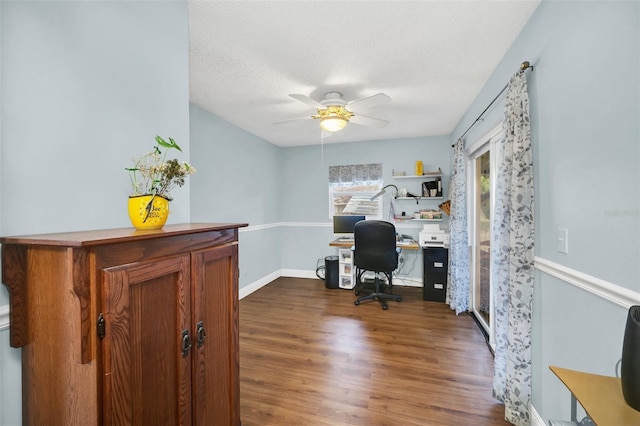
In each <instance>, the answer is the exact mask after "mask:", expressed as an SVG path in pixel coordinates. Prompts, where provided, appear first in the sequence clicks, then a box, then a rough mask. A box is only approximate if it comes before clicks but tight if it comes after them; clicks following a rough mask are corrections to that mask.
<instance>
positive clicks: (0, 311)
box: [0, 305, 9, 331]
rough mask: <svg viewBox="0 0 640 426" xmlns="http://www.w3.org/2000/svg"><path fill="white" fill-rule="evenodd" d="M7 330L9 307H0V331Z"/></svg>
mask: <svg viewBox="0 0 640 426" xmlns="http://www.w3.org/2000/svg"><path fill="white" fill-rule="evenodd" d="M8 328H9V305H2V306H0V331H2V330H6V329H8Z"/></svg>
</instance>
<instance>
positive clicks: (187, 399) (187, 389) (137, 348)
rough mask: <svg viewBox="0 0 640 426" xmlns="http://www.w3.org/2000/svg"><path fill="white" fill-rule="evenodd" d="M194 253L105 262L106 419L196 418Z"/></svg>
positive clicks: (164, 421) (161, 421)
mask: <svg viewBox="0 0 640 426" xmlns="http://www.w3.org/2000/svg"><path fill="white" fill-rule="evenodd" d="M189 262H190V259H189V256H188V255H183V256H176V257H172V258H167V259H163V260H156V261H148V262H140V263H133V264H129V265H125V266H120V267H113V268H109V269H104V270H103V272H102V307H103V315H104V319H105V337H104V340H103V366H104V367H103V371H104V379H103V383H104V390H103V413H104V419H103V420H104V422H103V424H104V425H107V426H111V425H153V426H158V425H167V426H169V425H171V426H174V425H190V424H191V409H192V408H191V356H189V355H190V354H188V353H187V354H186V355H185V354H183V352H182V351H183V343H185V342H186V338H183V331H185V330H186V331H187V332H188V333H190V331H189V330H190V318H191V312H190V297H191V294H190V269H189V265H190V263H189Z"/></svg>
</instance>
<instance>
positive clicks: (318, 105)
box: [289, 93, 326, 109]
mask: <svg viewBox="0 0 640 426" xmlns="http://www.w3.org/2000/svg"><path fill="white" fill-rule="evenodd" d="M289 96H291V97H292V98H293V99H296V100H298V101H300V102H304V103H305V104H307V105H310V106H312V107H314V108H320V109H324V108H326V107H325V106H324V105H322V104H321V103H320V102H318V101H316V100H315V99H311V98H310V97H308V96H307V95H299V94H297V93H293V94H291V95H289Z"/></svg>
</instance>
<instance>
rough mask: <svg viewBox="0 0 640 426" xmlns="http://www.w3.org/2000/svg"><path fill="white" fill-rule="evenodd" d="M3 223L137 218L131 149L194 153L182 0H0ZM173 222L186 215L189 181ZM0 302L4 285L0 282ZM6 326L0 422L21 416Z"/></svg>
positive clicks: (46, 224)
mask: <svg viewBox="0 0 640 426" xmlns="http://www.w3.org/2000/svg"><path fill="white" fill-rule="evenodd" d="M0 42H1V46H0V47H1V49H0V50H1V52H2V62H1V63H0V66H1V74H2V80H1V82H2V96H1V97H0V108H1V109H0V110H1V122H2V128H1V139H0V161H1V168H0V183H1V186H0V200H1V203H0V234H2V235H16V234H31V233H40V232H60V231H69V230H82V229H96V228H118V227H129V226H131V224H130V222H129V219H128V217H127V213H126V212H127V209H126V200H127V196H128V194H129V180H128V177H127V174H126V172H125V171H124V168H125V167H127V166H129V164H130V158H131V157H132V156H133V155H136V154H142V153H144V152H147V151H149V150H151V148H152V146H153V145H154V136H155V135H157V134H160V135H163V136H171V137H173V138H174V139H175V140H176V141H177V142H178V143H179V144H181V146H182V148H183V150H184V151H185V153H184V155H185V158H188V157H189V115H188V114H189V110H188V104H189V92H188V80H189V72H188V57H187V55H188V21H187V5H186V2H180V1H172V2H137V1H134V2H124V1H123V2H115V1H114V2H68V1H43V2H37V1H4V0H3V1H2V2H0ZM173 195H174V196H175V197H174V198H175V199H174V202H173V203H172V206H171V207H172V214H171V218H170V221H171V222H187V221H189V213H190V212H189V188H188V184H187V188H183V189H180V190H177V191H175V193H174V194H173ZM0 288H1V289H0V305H2V304H4V303H6V301H7V292H6V289H5V288H4V287H3V286H1V287H0ZM8 334H9V333H8V330H5V331H0V378H1V380H0V425H3V426H7V425H11V426H13V425H18V424H20V423H21V420H20V417H21V410H20V361H19V357H20V350H19V349H13V348H10V347H9V345H8Z"/></svg>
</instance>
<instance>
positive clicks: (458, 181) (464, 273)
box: [447, 139, 469, 314]
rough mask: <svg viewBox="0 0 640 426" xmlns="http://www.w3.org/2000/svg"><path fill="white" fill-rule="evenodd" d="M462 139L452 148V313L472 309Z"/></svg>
mask: <svg viewBox="0 0 640 426" xmlns="http://www.w3.org/2000/svg"><path fill="white" fill-rule="evenodd" d="M463 145H464V144H463V142H462V139H459V140H458V142H456V143H455V145H454V148H453V167H452V172H451V180H450V181H449V197H450V198H451V211H450V213H451V214H450V217H449V235H450V238H451V241H450V246H449V272H448V275H449V276H448V282H449V285H448V287H447V303H449V306H451V309H454V310H455V311H456V314H459V313H460V312H466V311H467V310H468V309H469V247H468V246H469V238H468V235H467V193H466V186H467V172H466V166H465V158H464V146H463Z"/></svg>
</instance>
